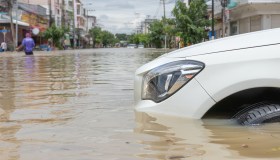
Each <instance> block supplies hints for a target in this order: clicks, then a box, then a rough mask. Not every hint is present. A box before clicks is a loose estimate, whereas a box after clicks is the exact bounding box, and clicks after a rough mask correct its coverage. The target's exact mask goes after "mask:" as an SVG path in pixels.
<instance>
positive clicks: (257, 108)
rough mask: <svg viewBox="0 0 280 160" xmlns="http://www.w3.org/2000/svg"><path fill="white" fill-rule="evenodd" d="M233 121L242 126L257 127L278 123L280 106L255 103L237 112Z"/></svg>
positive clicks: (279, 120)
mask: <svg viewBox="0 0 280 160" xmlns="http://www.w3.org/2000/svg"><path fill="white" fill-rule="evenodd" d="M234 119H236V120H237V122H238V123H240V124H242V125H259V124H262V123H272V122H280V105H279V104H276V103H263V102H262V103H257V104H254V105H251V106H249V107H247V108H246V109H244V110H242V111H241V112H239V113H238V114H237V115H236V116H234Z"/></svg>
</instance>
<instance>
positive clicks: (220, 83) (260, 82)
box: [192, 45, 280, 101]
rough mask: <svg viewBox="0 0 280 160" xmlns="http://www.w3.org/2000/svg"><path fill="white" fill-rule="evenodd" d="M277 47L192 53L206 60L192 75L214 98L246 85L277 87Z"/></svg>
mask: <svg viewBox="0 0 280 160" xmlns="http://www.w3.org/2000/svg"><path fill="white" fill-rule="evenodd" d="M268 50H269V52H267V51H268ZM279 51H280V45H272V46H264V47H260V48H249V49H243V50H237V51H229V52H224V53H217V54H209V55H206V56H197V57H192V59H194V60H198V61H202V62H204V63H205V64H206V65H205V66H206V67H205V69H204V70H203V71H202V72H201V73H200V74H198V75H197V76H196V79H197V80H198V81H199V83H200V84H201V85H202V86H203V88H204V89H205V90H206V91H207V92H208V93H209V94H210V95H211V97H212V98H213V99H214V100H215V101H220V100H222V99H223V98H225V97H227V96H229V95H231V94H233V93H236V92H239V91H242V90H246V89H251V88H258V87H277V88H279V87H280V74H279V73H277V70H278V67H279V64H280V53H279ZM213 75H217V76H213Z"/></svg>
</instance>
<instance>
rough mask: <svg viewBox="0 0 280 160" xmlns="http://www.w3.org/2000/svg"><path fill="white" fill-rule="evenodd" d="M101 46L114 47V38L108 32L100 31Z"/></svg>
mask: <svg viewBox="0 0 280 160" xmlns="http://www.w3.org/2000/svg"><path fill="white" fill-rule="evenodd" d="M101 35H102V44H103V46H110V45H111V46H114V44H115V43H116V39H115V36H114V35H113V34H112V33H110V32H109V31H102V34H101Z"/></svg>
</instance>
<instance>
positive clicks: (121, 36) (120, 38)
mask: <svg viewBox="0 0 280 160" xmlns="http://www.w3.org/2000/svg"><path fill="white" fill-rule="evenodd" d="M116 38H117V39H118V40H120V41H127V35H126V34H124V33H122V34H119V33H117V34H116Z"/></svg>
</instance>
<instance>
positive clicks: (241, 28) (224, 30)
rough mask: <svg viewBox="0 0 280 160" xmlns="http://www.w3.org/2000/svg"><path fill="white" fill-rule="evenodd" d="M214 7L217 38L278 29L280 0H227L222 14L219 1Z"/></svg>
mask: <svg viewBox="0 0 280 160" xmlns="http://www.w3.org/2000/svg"><path fill="white" fill-rule="evenodd" d="M208 4H209V3H208ZM214 6H215V19H216V22H218V23H216V25H215V32H216V36H217V38H220V37H223V36H228V35H236V34H242V33H248V32H254V31H259V30H265V29H271V28H279V27H280V0H229V3H228V4H227V7H226V8H225V10H224V12H223V11H222V8H223V7H222V6H221V3H220V0H215V5H214ZM223 13H224V14H223Z"/></svg>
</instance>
